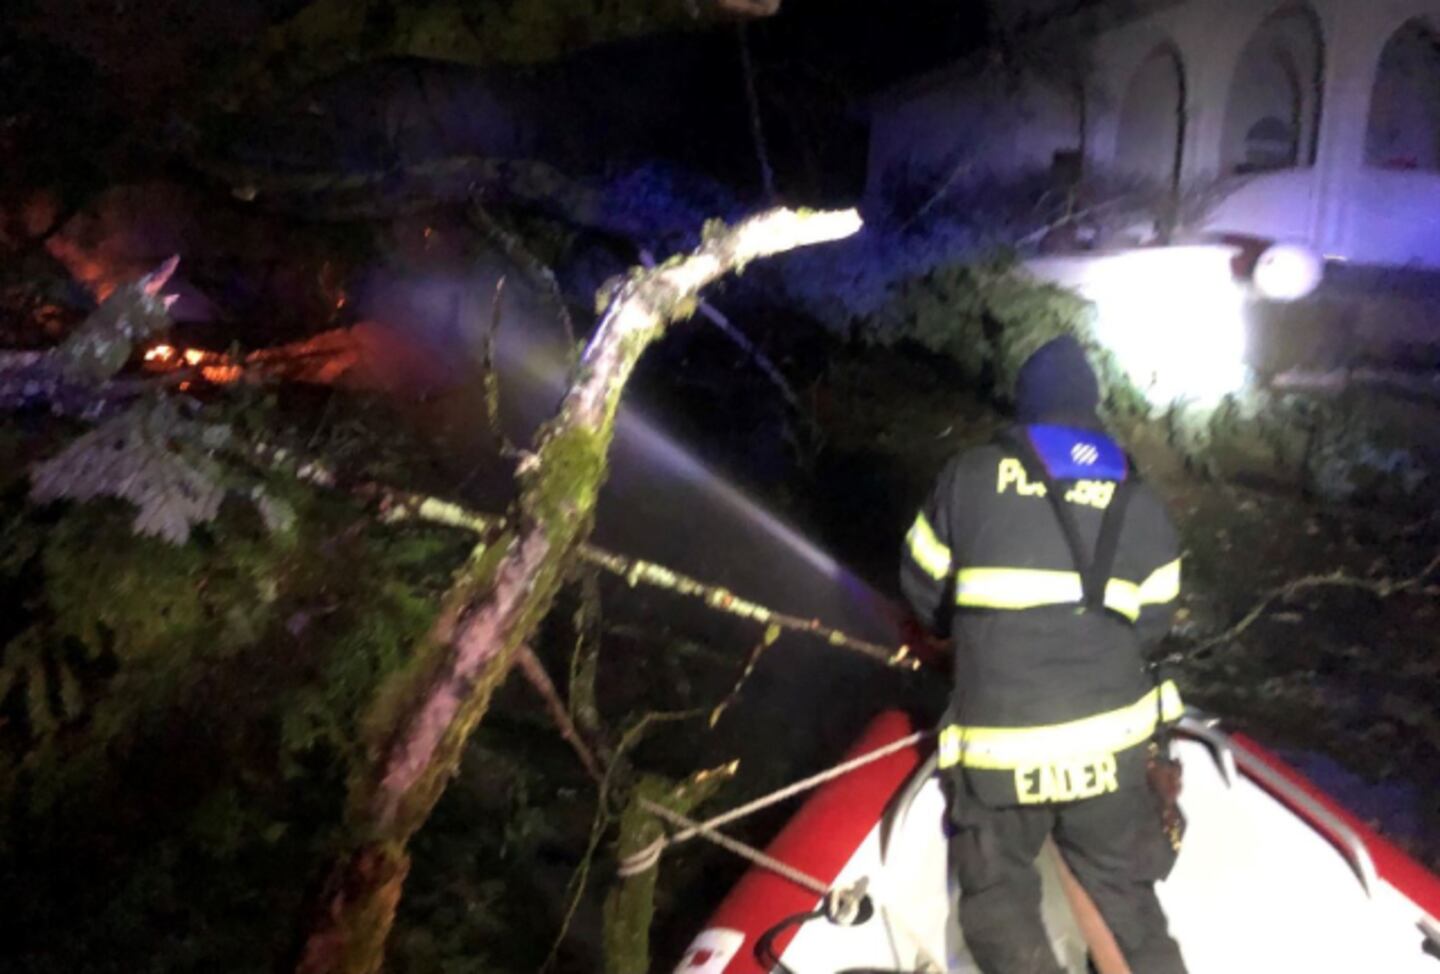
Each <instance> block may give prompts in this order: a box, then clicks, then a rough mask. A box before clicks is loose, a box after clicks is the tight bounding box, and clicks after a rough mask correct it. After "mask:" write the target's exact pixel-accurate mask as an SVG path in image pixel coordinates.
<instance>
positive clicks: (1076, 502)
mask: <svg viewBox="0 0 1440 974" xmlns="http://www.w3.org/2000/svg"><path fill="white" fill-rule="evenodd" d="M1047 480H1049V481H1050V482H1051V483H1053V484H1054V485H1055V487H1056V488H1057V489H1058V490H1059V491H1062V492H1063V503H1064V504H1065V505H1066V508H1067V509H1068V510H1069V511H1070V513H1071V517H1072V523H1073V525H1074V529H1075V532H1076V535H1077V537H1078V541H1079V544H1080V547H1081V548H1082V549H1083V554H1084V557H1085V558H1086V559H1087V560H1088V559H1091V558H1093V557H1094V554H1095V549H1096V545H1097V541H1098V539H1099V536H1100V534H1101V524H1102V521H1103V520H1104V518H1105V515H1106V511H1107V510H1108V509H1109V508H1110V506H1111V504H1112V503H1114V502H1115V499H1116V498H1117V496H1118V494H1119V492H1120V491H1121V490H1124V491H1125V492H1127V494H1128V496H1127V497H1126V498H1125V500H1124V502H1123V503H1122V504H1120V505H1118V506H1119V507H1123V515H1121V516H1120V517H1119V519H1118V521H1117V523H1118V525H1119V527H1118V534H1117V535H1116V537H1115V539H1114V540H1113V542H1112V547H1113V561H1112V562H1111V564H1110V567H1109V571H1108V574H1107V575H1106V576H1105V577H1104V578H1103V582H1104V584H1103V598H1102V599H1101V601H1102V602H1103V605H1095V604H1091V605H1090V606H1088V607H1087V605H1086V604H1085V599H1084V585H1083V578H1082V574H1081V572H1080V571H1079V570H1077V561H1076V556H1075V554H1073V553H1072V547H1071V544H1070V542H1069V541H1068V540H1067V536H1066V532H1065V529H1064V528H1063V526H1062V521H1061V518H1060V517H1059V516H1057V512H1056V511H1055V509H1054V508H1053V507H1052V505H1051V501H1050V498H1049V497H1048V491H1047V487H1046V481H1047ZM1122 485H1123V486H1122ZM1113 530H1115V529H1112V531H1113ZM1079 567H1081V568H1084V567H1087V566H1086V564H1085V563H1083V562H1082V563H1081V564H1080V566H1079ZM901 585H902V588H903V590H904V593H905V596H906V597H907V599H908V600H909V602H910V604H911V606H912V607H913V609H914V610H915V612H916V614H917V615H918V616H919V617H920V619H921V620H922V621H923V622H924V623H925V624H926V625H928V626H930V627H931V628H932V629H933V630H934V631H936V632H939V633H942V634H949V635H951V636H952V637H953V639H954V644H955V664H954V683H955V691H954V696H953V698H952V701H951V704H950V708H949V711H948V714H947V717H946V722H945V726H944V728H943V730H942V736H941V744H940V759H941V766H942V767H958V768H963V769H964V773H965V774H966V775H967V777H968V778H969V780H970V782H971V785H972V788H973V790H974V791H975V792H976V793H977V794H978V795H980V796H981V797H982V798H983V799H984V800H985V801H986V802H987V803H993V804H1039V803H1052V802H1064V801H1073V800H1078V799H1083V798H1090V797H1095V796H1097V795H1101V794H1105V793H1108V792H1112V791H1115V790H1117V789H1118V788H1119V787H1120V785H1121V784H1122V783H1124V782H1125V779H1127V778H1129V777H1131V776H1134V775H1137V774H1143V755H1144V753H1145V750H1146V749H1145V747H1144V745H1146V744H1147V743H1148V742H1149V741H1150V740H1151V739H1152V737H1153V736H1154V732H1155V729H1156V726H1157V722H1159V721H1161V720H1165V721H1168V720H1172V719H1174V718H1176V717H1178V716H1179V712H1180V709H1181V704H1180V700H1179V695H1178V693H1177V692H1176V690H1175V687H1174V686H1173V684H1169V683H1165V684H1157V683H1156V681H1155V680H1154V679H1153V677H1152V676H1151V675H1150V673H1149V671H1148V670H1147V668H1146V666H1145V663H1144V653H1143V649H1144V647H1145V646H1146V645H1147V644H1148V643H1150V642H1151V641H1153V640H1157V639H1158V638H1159V637H1161V636H1163V635H1164V633H1165V632H1166V630H1167V629H1168V627H1169V624H1170V619H1171V616H1172V613H1173V609H1174V603H1175V600H1176V599H1177V597H1178V595H1179V587H1180V558H1179V551H1178V544H1177V539H1176V534H1175V530H1174V527H1173V525H1172V524H1171V521H1170V518H1169V516H1168V515H1167V514H1166V512H1165V509H1164V507H1163V505H1162V503H1161V500H1160V498H1159V497H1158V496H1157V495H1156V494H1155V492H1154V491H1153V490H1152V489H1151V488H1150V487H1148V486H1147V485H1145V484H1143V483H1140V482H1138V479H1137V478H1136V477H1135V474H1134V472H1133V469H1131V467H1130V464H1129V462H1128V458H1126V457H1125V454H1124V452H1123V451H1122V450H1121V449H1120V447H1119V446H1117V445H1116V444H1115V443H1114V441H1113V440H1111V439H1110V438H1109V437H1107V436H1105V434H1103V433H1101V432H1099V431H1097V430H1096V429H1094V428H1093V425H1089V424H1075V425H1061V424H1054V423H1050V424H1046V423H1031V424H1025V425H1022V426H1018V427H1016V428H1015V429H1013V430H1012V431H1010V432H1009V433H1008V434H1007V435H1006V436H1005V437H1002V438H1001V439H1000V440H998V441H997V442H996V443H995V444H992V445H987V446H981V447H977V448H974V449H971V450H968V451H966V452H964V453H961V454H960V455H959V456H957V457H955V458H954V459H953V460H952V461H951V462H950V463H949V464H948V465H947V466H946V467H945V468H944V470H943V472H942V473H941V474H940V477H939V480H938V482H937V483H936V485H935V488H934V490H933V491H932V492H931V494H930V497H929V499H928V500H927V501H926V502H925V506H924V508H923V509H922V510H921V512H920V514H919V515H918V517H917V518H916V519H915V522H914V525H913V526H912V527H911V529H910V532H909V534H908V535H907V537H906V542H905V547H904V552H903V559H902V569H901Z"/></svg>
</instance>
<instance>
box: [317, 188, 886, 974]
mask: <svg viewBox="0 0 1440 974" xmlns="http://www.w3.org/2000/svg"><path fill="white" fill-rule="evenodd" d="M859 225H860V221H859V217H858V216H857V215H856V214H855V213H854V212H853V211H846V212H843V213H797V212H792V211H789V210H774V211H771V212H769V213H765V214H762V215H760V216H757V217H754V218H752V219H749V220H746V221H745V222H743V223H741V224H739V225H737V226H735V227H733V228H723V227H722V228H719V229H708V230H707V233H706V234H705V242H704V243H703V244H702V245H701V247H700V248H699V249H698V250H696V251H695V252H694V253H692V254H690V255H688V256H686V257H683V258H677V259H674V260H671V261H669V262H667V263H666V264H664V265H661V266H660V267H657V268H654V269H653V270H644V269H637V270H635V271H633V272H632V273H631V274H630V276H629V277H628V278H627V279H625V280H624V281H623V282H621V283H620V284H619V285H618V287H617V288H616V290H615V291H614V293H613V295H612V296H611V299H610V302H609V305H608V308H607V310H606V312H605V314H604V316H603V317H602V319H601V321H600V324H599V326H598V327H597V328H596V331H595V334H594V337H593V338H592V339H591V341H590V344H589V346H588V347H587V349H586V351H585V354H584V356H583V358H582V360H581V363H580V367H579V369H578V371H577V378H576V380H575V381H574V383H573V384H572V385H571V387H570V389H569V390H568V392H567V393H566V395H565V398H564V399H563V400H562V402H561V405H560V408H559V411H558V412H557V414H556V416H555V417H554V418H553V419H552V420H551V421H550V422H549V423H548V424H546V426H545V427H544V428H543V430H542V431H541V433H540V434H539V435H538V442H537V445H536V447H535V450H534V453H533V454H532V455H531V456H530V457H528V458H527V459H526V461H525V462H524V463H523V464H522V465H521V470H520V472H519V475H518V476H519V481H520V483H519V487H520V495H519V498H518V500H517V502H516V511H515V516H514V517H513V518H511V519H510V523H511V524H513V525H515V527H513V528H510V529H508V530H506V531H505V533H503V534H502V535H501V536H500V537H498V538H494V539H491V540H490V542H489V543H488V544H487V545H481V546H480V547H478V548H477V549H476V552H475V555H474V557H472V559H471V561H470V563H469V565H468V567H467V568H466V569H465V570H464V571H463V572H462V573H461V577H460V578H459V579H458V580H457V582H456V583H455V585H454V586H453V587H452V589H451V591H450V592H449V593H448V594H447V596H446V598H445V600H444V603H443V607H442V610H441V613H440V615H439V617H438V619H437V621H436V623H435V625H434V627H433V628H432V630H431V632H430V634H429V635H428V637H427V638H426V640H425V641H424V643H423V644H422V645H421V646H420V647H418V648H417V650H416V652H415V654H414V656H413V660H412V664H411V665H410V666H409V668H408V669H407V670H406V671H405V672H404V673H402V674H401V675H400V676H398V677H397V678H396V679H395V680H393V681H392V682H391V684H390V685H389V686H387V687H386V688H384V689H383V690H382V692H381V693H380V694H379V696H378V698H377V701H376V703H375V705H374V708H373V710H372V713H371V715H370V719H369V721H368V726H367V741H366V744H367V745H368V752H367V753H368V754H369V755H370V758H369V761H368V766H367V767H366V768H364V769H363V770H362V771H360V772H359V773H357V775H356V777H355V779H354V780H353V782H352V784H351V789H350V797H349V802H348V807H347V822H346V824H347V847H346V848H345V849H344V851H343V852H342V853H341V855H340V856H339V857H338V858H337V861H336V862H335V863H334V866H333V868H332V870H331V872H330V876H329V879H328V881H327V884H326V886H325V889H324V892H323V893H322V897H321V902H320V903H319V904H318V909H317V911H316V913H315V916H314V918H313V920H312V923H311V926H310V929H309V933H308V937H307V938H306V941H305V944H304V947H303V951H302V955H301V958H300V961H299V970H300V971H302V972H304V974H332V972H333V974H340V972H344V974H362V972H363V974H369V972H373V971H376V970H378V969H379V967H380V964H381V961H382V959H383V956H384V946H385V940H386V938H387V936H388V934H389V931H390V927H391V925H392V923H393V921H394V916H395V909H396V906H397V905H398V903H399V899H400V894H401V889H402V887H403V884H404V881H405V876H406V873H407V872H408V870H409V864H410V860H409V855H408V851H407V846H408V843H409V840H410V838H411V837H412V836H413V835H414V834H415V832H416V831H417V830H418V829H419V828H420V826H421V825H422V824H424V822H425V820H426V819H427V818H428V817H429V815H430V812H431V810H432V809H433V808H434V806H435V803H436V802H437V801H438V800H439V798H440V795H441V794H442V792H443V791H444V788H445V784H446V782H447V781H448V780H449V778H450V777H451V776H452V775H453V774H454V772H455V770H456V768H457V767H458V765H459V761H460V754H461V752H462V750H463V748H464V745H465V742H466V740H467V739H468V738H469V736H470V733H471V732H472V731H473V730H474V728H475V726H476V725H477V724H478V723H479V721H480V720H481V719H482V718H483V716H484V715H485V712H486V710H487V708H488V706H489V703H490V698H491V695H492V694H493V692H494V690H495V689H496V687H498V686H499V684H500V683H501V682H502V681H503V680H504V678H505V676H506V675H507V674H508V672H509V670H510V667H511V665H512V664H513V663H514V661H515V658H516V654H517V653H518V651H519V649H520V647H521V645H523V644H524V643H525V642H526V640H528V639H529V638H530V637H531V635H532V634H533V632H534V630H535V628H536V626H537V625H538V623H539V622H540V620H541V619H543V618H544V616H545V615H546V613H547V612H548V611H549V609H550V606H551V603H552V602H553V600H554V596H555V593H556V591H557V589H558V588H559V586H560V583H561V580H562V578H563V576H564V572H565V568H566V566H567V564H568V562H569V560H570V558H571V556H572V554H573V552H574V550H575V548H576V547H577V545H579V544H580V543H581V542H583V541H584V539H585V538H586V536H587V535H588V533H589V529H590V523H591V518H592V515H593V513H594V508H595V501H596V497H597V494H598V492H599V489H600V485H601V483H602V481H603V479H604V475H605V466H606V457H607V454H608V450H609V446H610V439H611V435H612V432H613V423H614V418H615V413H616V410H617V408H618V406H619V403H620V396H621V393H622V392H623V390H624V387H625V383H626V381H627V380H628V379H629V376H630V373H631V372H632V370H633V369H634V366H635V364H636V362H637V361H638V360H639V358H640V355H641V354H642V353H643V352H644V351H645V349H646V347H647V346H649V344H650V343H651V342H653V341H654V340H655V339H656V338H658V337H659V336H660V335H661V334H662V333H663V331H664V328H665V325H666V324H667V323H668V322H670V321H672V320H675V319H677V318H682V317H685V316H687V315H689V314H691V313H693V311H694V309H695V302H696V300H697V295H698V293H699V291H700V289H701V288H703V287H704V286H705V285H707V284H709V283H710V282H712V281H714V280H715V279H716V278H718V277H720V276H721V275H723V274H726V273H728V272H730V271H732V270H738V269H741V268H743V267H744V266H745V265H746V264H747V263H748V262H749V261H751V260H754V259H756V258H760V257H765V256H768V255H771V254H777V253H782V252H784V251H787V250H792V249H795V248H797V247H802V246H806V245H810V244H815V243H821V242H824V241H828V240H835V239H839V238H841V237H844V236H847V235H849V234H851V233H854V232H855V231H856V230H857V229H858V228H859Z"/></svg>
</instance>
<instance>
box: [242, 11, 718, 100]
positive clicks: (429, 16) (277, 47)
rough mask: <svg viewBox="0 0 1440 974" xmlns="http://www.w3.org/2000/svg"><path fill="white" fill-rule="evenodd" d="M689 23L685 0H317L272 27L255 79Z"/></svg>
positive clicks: (484, 54) (495, 53) (519, 54)
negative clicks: (557, 0)
mask: <svg viewBox="0 0 1440 974" xmlns="http://www.w3.org/2000/svg"><path fill="white" fill-rule="evenodd" d="M693 23H694V18H693V17H692V16H691V12H690V7H689V4H688V3H687V2H686V0H569V2H567V3H555V2H553V0H425V2H420V3H405V4H398V3H395V2H393V0H365V2H360V3H356V2H354V0H317V2H313V3H309V4H307V5H306V6H305V7H304V9H302V10H301V11H300V12H299V13H298V14H296V15H295V16H294V17H292V18H291V19H290V20H288V21H286V22H285V23H283V24H281V25H279V26H277V27H275V28H273V29H272V30H271V31H270V32H269V34H268V35H267V37H266V38H265V43H264V45H263V52H264V59H263V60H262V61H260V62H257V67H256V69H255V73H254V76H253V77H252V78H251V84H252V85H254V86H255V87H258V88H261V89H265V88H275V87H284V86H289V85H294V84H298V83H303V82H304V81H307V80H311V79H314V78H316V77H320V76H323V75H325V74H328V73H331V72H333V71H336V70H338V69H340V68H342V67H345V66H347V65H349V64H353V63H354V62H355V61H357V60H369V59H378V58H385V57H423V58H433V59H437V60H443V61H456V62H460V63H464V64H473V65H479V66H486V67H488V66H494V65H498V64H519V65H529V64H541V63H545V62H549V61H554V60H557V59H559V58H561V57H564V56H565V55H567V54H571V53H573V52H575V51H578V50H582V49H584V48H586V47H591V46H594V45H597V44H603V43H608V42H611V41H617V40H622V39H624V38H627V37H636V36H640V35H643V34H646V33H652V32H655V31H659V30H668V29H680V28H685V27H687V26H689V25H691V24H693Z"/></svg>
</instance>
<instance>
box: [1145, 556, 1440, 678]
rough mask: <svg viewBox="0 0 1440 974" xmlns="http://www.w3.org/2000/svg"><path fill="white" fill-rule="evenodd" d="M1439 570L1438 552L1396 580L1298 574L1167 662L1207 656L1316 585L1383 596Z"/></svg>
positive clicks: (1417, 583)
mask: <svg viewBox="0 0 1440 974" xmlns="http://www.w3.org/2000/svg"><path fill="white" fill-rule="evenodd" d="M1436 571H1440V553H1437V554H1436V555H1435V557H1434V558H1431V559H1430V562H1429V564H1427V565H1426V566H1425V567H1424V568H1423V569H1421V570H1420V572H1419V573H1418V574H1415V575H1412V576H1410V577H1409V578H1405V579H1401V580H1399V581H1396V580H1395V579H1393V578H1375V579H1369V578H1356V577H1355V576H1354V575H1350V574H1348V573H1347V572H1346V571H1345V570H1344V569H1336V570H1335V571H1333V572H1330V573H1329V574H1326V575H1307V576H1305V577H1304V578H1297V579H1294V580H1293V581H1290V582H1286V583H1285V584H1284V585H1281V586H1278V587H1276V588H1274V589H1271V590H1270V591H1269V592H1267V593H1266V594H1265V596H1264V597H1263V598H1262V599H1261V600H1260V601H1259V602H1257V603H1256V604H1255V606H1254V607H1253V608H1252V609H1251V610H1250V611H1249V612H1247V613H1245V615H1244V616H1242V617H1241V618H1240V621H1239V622H1237V623H1235V625H1233V626H1231V627H1230V628H1229V629H1226V630H1225V631H1224V632H1222V633H1220V634H1218V635H1216V636H1212V637H1210V638H1209V639H1206V640H1205V641H1204V642H1202V643H1200V644H1198V645H1197V646H1194V647H1192V648H1191V649H1188V650H1186V651H1185V652H1183V653H1175V654H1172V655H1171V656H1169V657H1167V658H1166V662H1171V663H1178V662H1183V661H1187V660H1190V661H1193V660H1198V659H1203V658H1205V657H1207V656H1210V655H1211V654H1213V653H1214V652H1215V650H1216V649H1218V648H1219V647H1221V646H1223V645H1225V644H1227V643H1230V642H1233V641H1234V640H1235V639H1237V638H1238V637H1239V636H1240V635H1241V634H1242V633H1244V632H1245V631H1246V630H1247V629H1249V628H1250V627H1251V626H1253V625H1255V623H1257V622H1259V621H1260V619H1261V618H1262V617H1264V615H1265V613H1266V611H1267V610H1268V609H1269V608H1270V606H1272V605H1273V604H1275V602H1277V601H1288V600H1289V599H1293V598H1294V597H1295V596H1297V595H1299V594H1300V593H1302V592H1308V591H1311V590H1313V589H1318V588H1349V589H1357V590H1359V591H1363V592H1370V593H1372V594H1373V595H1375V596H1376V597H1377V598H1381V599H1386V598H1389V597H1390V596H1392V595H1399V594H1401V593H1402V592H1412V591H1414V590H1415V589H1418V588H1420V587H1421V586H1422V585H1424V584H1425V583H1426V582H1427V581H1428V580H1429V579H1430V576H1431V575H1433V574H1435V572H1436Z"/></svg>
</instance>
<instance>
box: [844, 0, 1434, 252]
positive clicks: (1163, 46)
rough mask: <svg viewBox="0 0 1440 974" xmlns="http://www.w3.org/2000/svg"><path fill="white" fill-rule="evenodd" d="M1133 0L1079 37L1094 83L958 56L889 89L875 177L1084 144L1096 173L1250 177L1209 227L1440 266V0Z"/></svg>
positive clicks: (1014, 159)
mask: <svg viewBox="0 0 1440 974" xmlns="http://www.w3.org/2000/svg"><path fill="white" fill-rule="evenodd" d="M1130 7H1131V8H1132V12H1131V13H1129V14H1127V15H1125V16H1122V17H1115V18H1112V20H1111V21H1110V22H1109V23H1108V24H1106V25H1105V26H1104V27H1102V28H1097V29H1096V31H1095V33H1093V34H1092V35H1089V39H1088V40H1081V41H1080V42H1079V45H1081V46H1082V50H1083V48H1084V47H1088V51H1085V53H1088V59H1087V60H1088V64H1089V66H1090V70H1089V71H1088V72H1086V73H1085V74H1084V75H1083V78H1084V80H1083V82H1081V81H1076V80H1075V78H1076V77H1077V76H1078V75H1077V73H1076V72H1073V71H1072V72H1070V73H1068V74H1067V71H1066V70H1065V65H1064V64H1063V63H1057V64H1055V65H1053V68H1054V70H1051V71H1048V72H1047V71H1045V66H1044V65H1043V64H1042V65H1041V66H1040V68H1039V70H1038V71H1037V70H1031V71H1030V72H1028V73H1027V74H1026V75H1025V76H1024V80H1023V81H1021V82H1020V83H1019V84H1018V85H1016V86H1009V85H1004V84H1001V83H997V82H995V81H993V80H990V81H987V80H983V79H982V78H981V77H980V76H979V75H977V73H976V72H975V71H974V70H973V66H972V68H971V69H970V70H966V69H964V68H960V67H957V68H956V69H954V70H950V71H942V72H939V73H937V74H935V75H932V76H930V77H928V78H924V79H921V80H919V81H917V82H915V83H912V84H910V85H906V86H904V87H902V88H900V89H897V90H895V91H892V92H890V93H889V94H887V95H885V96H883V97H882V98H881V99H879V100H878V102H877V103H876V106H875V110H874V113H873V119H872V136H871V151H870V177H869V178H870V181H871V185H872V188H875V187H877V186H878V185H880V183H881V181H883V180H886V179H888V178H891V177H892V176H894V175H896V174H898V173H903V172H906V171H911V172H914V171H925V170H926V169H927V168H928V169H930V170H943V169H944V168H946V167H947V166H951V167H953V165H955V163H956V162H958V161H960V160H962V159H963V160H968V161H969V163H970V164H971V165H972V166H973V167H975V168H990V169H994V170H997V171H1007V170H1016V169H1023V168H1035V167H1050V166H1051V165H1052V164H1054V163H1055V162H1056V161H1057V160H1063V159H1064V158H1065V155H1066V154H1074V153H1077V152H1080V151H1082V149H1083V154H1084V158H1085V161H1086V167H1087V169H1088V170H1090V171H1103V172H1111V173H1119V174H1131V175H1137V176H1143V177H1146V178H1147V179H1149V180H1151V181H1154V182H1158V183H1161V184H1165V185H1171V186H1176V187H1180V186H1187V185H1205V184H1207V183H1211V182H1213V181H1215V180H1216V179H1217V178H1218V179H1221V180H1228V179H1229V178H1230V177H1232V176H1237V175H1242V174H1243V175H1245V176H1246V177H1247V178H1245V179H1244V180H1238V181H1236V183H1235V184H1234V186H1235V188H1234V191H1233V192H1232V193H1231V194H1230V195H1229V196H1227V197H1225V198H1224V199H1223V200H1222V201H1221V202H1220V203H1219V204H1218V205H1217V207H1216V208H1215V209H1214V210H1213V211H1212V213H1211V216H1210V217H1209V220H1208V224H1207V226H1206V229H1207V230H1209V231H1212V232H1215V233H1219V234H1235V235H1241V236H1245V237H1251V238H1258V239H1261V240H1290V241H1295V242H1302V243H1305V244H1308V245H1309V246H1310V247H1312V248H1313V249H1314V250H1316V251H1318V252H1319V253H1321V254H1324V255H1325V256H1327V257H1329V258H1332V259H1334V260H1340V261H1346V262H1350V263H1352V264H1356V265H1383V266H1391V267H1394V266H1415V267H1423V268H1440V0H1302V2H1290V0H1149V2H1140V3H1132V4H1130ZM1081 29H1083V25H1077V26H1076V30H1077V31H1079V30H1081ZM1046 73H1048V74H1049V75H1050V77H1048V78H1044V77H1042V76H1041V75H1042V74H1046ZM1082 94H1083V97H1082Z"/></svg>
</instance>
